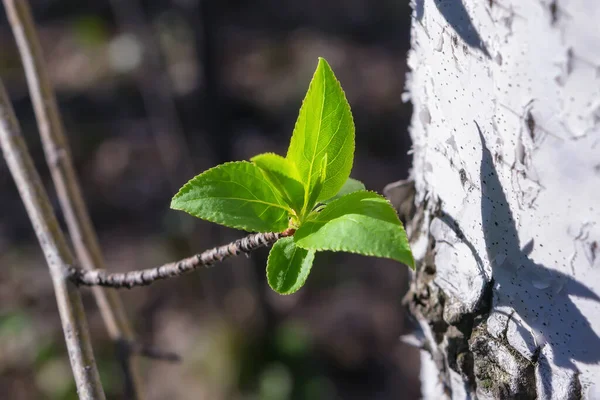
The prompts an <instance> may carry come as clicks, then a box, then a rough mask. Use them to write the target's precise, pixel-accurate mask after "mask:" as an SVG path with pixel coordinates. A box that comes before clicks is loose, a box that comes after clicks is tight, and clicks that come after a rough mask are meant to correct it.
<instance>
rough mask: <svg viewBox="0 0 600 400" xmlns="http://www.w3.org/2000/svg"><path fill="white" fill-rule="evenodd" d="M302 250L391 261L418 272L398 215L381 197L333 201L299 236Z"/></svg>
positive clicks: (363, 195)
mask: <svg viewBox="0 0 600 400" xmlns="http://www.w3.org/2000/svg"><path fill="white" fill-rule="evenodd" d="M294 240H295V242H296V245H297V246H298V247H302V248H304V249H307V250H315V251H322V250H330V251H347V252H350V253H357V254H363V255H367V256H376V257H384V258H391V259H393V260H397V261H400V262H402V263H404V264H406V265H408V266H410V267H411V268H414V260H413V256H412V253H411V251H410V247H409V245H408V239H407V237H406V232H405V231H404V227H403V226H402V223H401V222H400V220H399V219H398V215H397V214H396V211H395V210H394V208H393V207H392V206H391V205H390V203H388V201H387V200H386V199H385V198H384V197H382V196H380V195H378V194H377V193H373V192H367V191H360V192H354V193H350V194H347V195H345V196H343V197H340V198H339V199H337V200H335V201H332V202H331V203H330V204H329V205H327V206H326V207H325V208H324V209H323V211H321V212H319V213H315V214H314V216H313V217H311V218H310V219H309V220H307V221H306V222H305V223H304V224H303V225H302V226H301V227H300V228H299V229H298V230H297V231H296V233H295V235H294Z"/></svg>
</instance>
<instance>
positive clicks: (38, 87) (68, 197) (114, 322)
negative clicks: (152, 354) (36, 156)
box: [3, 0, 143, 400]
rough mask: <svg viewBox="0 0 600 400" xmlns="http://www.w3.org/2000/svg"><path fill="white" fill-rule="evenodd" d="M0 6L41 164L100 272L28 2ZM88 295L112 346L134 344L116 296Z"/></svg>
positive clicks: (131, 378) (76, 238)
mask: <svg viewBox="0 0 600 400" xmlns="http://www.w3.org/2000/svg"><path fill="white" fill-rule="evenodd" d="M3 2H4V6H5V8H6V13H7V15H8V20H9V23H10V26H11V28H12V31H13V34H14V36H15V39H16V42H17V47H18V49H19V52H20V54H21V59H22V62H23V67H24V69H25V75H26V77H27V83H28V86H29V92H30V95H31V99H32V102H33V106H34V110H35V115H36V118H37V122H38V126H39V131H40V136H41V139H42V144H43V146H44V152H45V154H46V160H47V163H48V167H49V168H50V172H51V174H52V180H53V181H54V186H55V187H56V191H57V194H58V198H59V201H60V205H61V208H62V211H63V214H64V216H65V220H66V223H67V226H68V229H69V234H70V237H71V240H72V242H73V246H74V248H75V252H76V254H77V258H78V260H79V262H80V263H81V265H82V267H83V268H85V269H88V270H93V269H104V267H105V264H104V259H103V257H102V252H101V250H100V246H99V244H98V239H97V237H96V233H95V232H94V229H93V226H92V223H91V220H90V217H89V215H88V212H87V209H86V206H85V201H84V200H83V195H82V194H81V189H80V185H79V182H78V179H77V175H76V173H75V169H74V168H73V162H72V158H71V152H70V149H69V144H68V141H67V138H66V136H65V134H64V129H63V125H62V121H61V118H60V113H59V110H58V107H57V104H56V96H55V94H54V90H53V88H52V84H51V82H50V79H49V78H48V74H47V72H46V71H47V69H46V66H45V63H44V57H43V54H42V50H41V46H40V44H39V39H38V35H37V32H36V29H35V23H34V21H33V17H32V15H31V10H30V8H29V5H28V2H27V1H26V0H3ZM93 292H94V297H95V299H96V303H97V304H98V308H99V309H100V313H101V315H102V319H103V320H104V324H105V326H106V329H107V331H108V334H109V336H110V337H111V339H112V340H113V341H114V342H115V343H117V344H118V343H119V342H121V341H126V342H131V341H134V340H135V339H134V335H133V330H132V329H131V327H130V324H129V321H128V320H127V316H126V313H125V310H124V307H123V305H122V303H121V301H120V299H119V297H118V294H117V293H116V292H114V291H107V290H103V289H102V288H94V291H93ZM119 354H120V355H121V353H119ZM119 362H120V363H121V365H123V366H124V371H125V392H126V393H125V394H126V397H127V398H129V399H137V400H141V399H142V397H143V396H142V394H141V378H140V374H139V368H138V366H137V362H135V360H134V359H132V358H131V356H127V358H126V359H124V360H119Z"/></svg>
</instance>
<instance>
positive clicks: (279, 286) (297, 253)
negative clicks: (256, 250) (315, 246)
mask: <svg viewBox="0 0 600 400" xmlns="http://www.w3.org/2000/svg"><path fill="white" fill-rule="evenodd" d="M314 258H315V252H314V251H313V250H305V249H302V248H300V247H297V246H296V245H295V243H294V238H293V237H286V238H282V239H279V240H278V241H277V242H275V244H274V245H273V248H272V249H271V251H270V253H269V259H268V260H267V281H268V282H269V286H271V288H272V289H273V290H274V291H276V292H277V293H279V294H292V293H294V292H296V291H297V290H298V289H300V288H301V287H302V286H303V285H304V282H306V278H308V274H309V273H310V268H311V267H312V263H313V260H314Z"/></svg>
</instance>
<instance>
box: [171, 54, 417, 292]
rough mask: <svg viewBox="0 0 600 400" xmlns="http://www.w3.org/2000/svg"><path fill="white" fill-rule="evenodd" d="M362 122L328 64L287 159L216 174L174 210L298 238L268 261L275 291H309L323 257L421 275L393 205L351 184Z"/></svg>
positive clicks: (229, 166)
mask: <svg viewBox="0 0 600 400" xmlns="http://www.w3.org/2000/svg"><path fill="white" fill-rule="evenodd" d="M353 159H354V122H353V119H352V113H351V111H350V105H349V104H348V101H347V100H346V96H345V95H344V92H343V90H342V88H341V86H340V83H339V82H338V80H337V79H336V77H335V75H334V73H333V71H332V70H331V67H330V66H329V64H328V63H327V61H325V59H323V58H320V59H319V63H318V66H317V69H316V71H315V74H314V76H313V78H312V81H311V83H310V86H309V88H308V92H307V94H306V97H305V98H304V101H303V103H302V107H301V108H300V114H299V116H298V120H297V122H296V126H295V128H294V132H293V134H292V139H291V142H290V145H289V148H288V151H287V154H286V156H285V157H283V156H280V155H278V154H274V153H264V154H259V155H257V156H255V157H253V158H252V159H251V160H250V161H236V162H229V163H225V164H222V165H219V166H217V167H214V168H211V169H209V170H207V171H205V172H203V173H201V174H200V175H198V176H196V177H195V178H193V179H192V180H190V181H189V182H188V183H186V184H185V185H184V186H183V187H182V188H181V189H180V191H179V192H178V193H177V194H176V195H175V197H173V200H172V202H171V208H174V209H177V210H183V211H185V212H188V213H189V214H191V215H193V216H196V217H198V218H202V219H205V220H208V221H212V222H215V223H218V224H221V225H225V226H228V227H232V228H237V229H243V230H246V231H255V232H281V231H284V230H286V229H288V228H292V229H294V230H295V234H294V235H293V236H291V237H285V238H282V239H280V240H278V241H277V242H276V243H275V244H274V245H273V247H272V249H271V251H270V253H269V258H268V261H267V278H268V282H269V285H270V286H271V287H272V288H273V290H275V291H276V292H278V293H280V294H290V293H294V292H295V291H297V290H298V289H299V288H300V287H302V286H303V285H304V283H305V282H306V279H307V277H308V275H309V273H310V269H311V267H312V264H313V260H314V258H315V253H316V252H318V251H346V252H350V253H357V254H363V255H367V256H377V257H385V258H391V259H394V260H397V261H400V262H402V263H404V264H406V265H408V266H410V267H413V268H414V260H413V256H412V253H411V251H410V247H409V245H408V240H407V237H406V233H405V231H404V228H403V226H402V223H401V222H400V220H399V219H398V216H397V214H396V212H395V210H394V209H393V207H392V206H391V205H390V203H389V202H388V201H387V200H386V199H385V198H384V197H382V196H381V195H379V194H377V193H374V192H370V191H367V190H365V186H364V185H363V184H362V183H361V182H359V181H357V180H355V179H352V178H350V172H351V170H352V163H353Z"/></svg>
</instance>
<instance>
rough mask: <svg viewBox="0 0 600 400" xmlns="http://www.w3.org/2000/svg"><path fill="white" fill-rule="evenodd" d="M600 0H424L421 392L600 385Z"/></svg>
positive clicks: (565, 393) (483, 393)
mask: <svg viewBox="0 0 600 400" xmlns="http://www.w3.org/2000/svg"><path fill="white" fill-rule="evenodd" d="M598 21H600V3H599V2H597V1H595V0H553V1H550V0H532V1H520V0H489V1H475V0H464V1H463V0H416V1H415V4H414V19H413V27H412V49H411V51H410V53H409V65H410V67H411V69H412V72H411V73H410V75H409V79H408V93H407V95H406V99H407V100H408V99H410V100H411V101H412V102H413V105H414V109H415V113H414V115H413V120H412V124H411V135H412V138H413V143H414V169H413V178H414V188H415V193H414V196H415V208H414V209H412V210H411V216H412V219H411V220H410V221H409V223H408V224H407V231H408V233H409V237H410V238H411V243H412V246H413V251H414V253H415V258H416V259H418V260H419V268H418V270H417V272H416V275H415V277H414V278H415V279H414V280H413V283H412V285H411V291H410V293H409V296H408V297H407V300H408V303H409V305H410V309H411V311H412V313H413V314H414V315H415V316H416V317H417V320H418V321H419V325H420V328H421V330H422V336H423V349H424V353H423V354H424V355H423V371H422V378H423V396H424V397H425V398H431V399H439V398H453V399H464V398H481V399H484V398H522V399H535V398H537V399H577V398H589V399H597V398H600V394H599V391H600V390H599V388H598V386H596V385H599V384H600V338H599V335H600V257H599V256H598V255H597V253H598V250H597V249H598V243H600V206H598V199H600V29H598V25H597V24H598Z"/></svg>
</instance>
